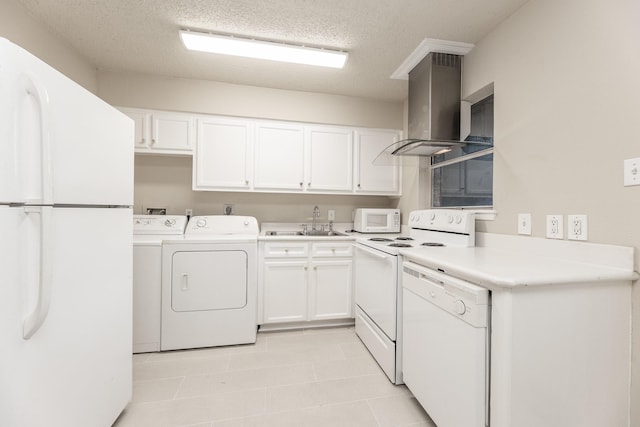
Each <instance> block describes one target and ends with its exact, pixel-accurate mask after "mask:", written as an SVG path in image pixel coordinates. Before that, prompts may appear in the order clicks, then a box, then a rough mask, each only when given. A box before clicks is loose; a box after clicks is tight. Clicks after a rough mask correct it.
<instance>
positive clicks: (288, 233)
mask: <svg viewBox="0 0 640 427" xmlns="http://www.w3.org/2000/svg"><path fill="white" fill-rule="evenodd" d="M265 234H266V235H267V236H304V233H303V232H302V231H267V232H266V233H265Z"/></svg>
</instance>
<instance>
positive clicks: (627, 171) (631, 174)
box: [624, 157, 640, 187]
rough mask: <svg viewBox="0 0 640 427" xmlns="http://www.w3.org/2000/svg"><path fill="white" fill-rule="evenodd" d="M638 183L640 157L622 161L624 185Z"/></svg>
mask: <svg viewBox="0 0 640 427" xmlns="http://www.w3.org/2000/svg"><path fill="white" fill-rule="evenodd" d="M631 185H640V157H639V158H637V159H627V160H625V161H624V186H625V187H628V186H631Z"/></svg>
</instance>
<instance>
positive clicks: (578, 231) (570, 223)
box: [567, 215, 588, 240]
mask: <svg viewBox="0 0 640 427" xmlns="http://www.w3.org/2000/svg"><path fill="white" fill-rule="evenodd" d="M587 228H588V227H587V216H586V215H568V216H567V237H568V239H569V240H587Z"/></svg>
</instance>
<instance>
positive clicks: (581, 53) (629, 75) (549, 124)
mask: <svg viewBox="0 0 640 427" xmlns="http://www.w3.org/2000/svg"><path fill="white" fill-rule="evenodd" d="M639 41H640V2H638V1H637V0H615V1H613V2H606V1H602V0H562V1H557V0H531V1H530V2H528V3H527V4H525V6H524V7H522V8H521V9H520V10H519V11H518V12H516V13H515V14H514V15H513V16H512V17H511V18H510V19H508V20H507V21H505V22H504V23H502V24H501V25H500V26H498V27H497V28H496V29H495V30H494V31H492V32H491V33H490V34H489V35H488V36H487V37H486V38H485V39H483V40H482V41H481V42H480V43H477V45H476V47H475V48H474V49H473V51H472V52H471V53H470V54H469V55H468V56H467V57H466V58H465V69H464V75H463V97H465V96H469V95H470V94H472V93H473V92H475V91H477V90H478V89H480V88H482V87H484V86H486V85H487V84H489V83H491V82H493V83H494V85H495V86H494V89H495V156H494V158H495V160H494V205H495V208H496V209H497V211H498V217H497V219H496V220H495V221H493V222H487V223H485V224H483V225H482V226H481V227H482V228H484V229H486V230H487V231H490V232H496V233H505V234H516V232H517V231H516V230H517V229H516V218H517V214H518V213H520V212H522V213H525V212H529V213H531V214H532V215H533V234H534V235H535V236H540V237H544V229H545V215H547V214H563V215H565V221H566V215H567V214H587V215H588V222H589V229H588V233H589V240H590V241H592V242H602V243H611V244H618V245H625V246H634V247H635V249H636V257H635V268H636V270H639V267H638V266H639V259H640V225H639V224H638V222H639V221H640V186H638V187H623V178H622V165H623V160H624V159H626V158H632V157H640V137H639V133H638V123H639V120H640V101H639V100H640V48H639V46H640V45H639ZM566 226H567V224H566V223H565V235H566ZM594 308H596V307H594ZM633 312H634V345H633V378H632V381H633V386H632V387H633V392H632V396H633V397H632V419H633V422H632V425H633V426H640V320H639V319H640V292H639V291H638V286H637V284H636V286H635V289H634V310H633Z"/></svg>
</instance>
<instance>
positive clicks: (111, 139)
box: [0, 39, 134, 206]
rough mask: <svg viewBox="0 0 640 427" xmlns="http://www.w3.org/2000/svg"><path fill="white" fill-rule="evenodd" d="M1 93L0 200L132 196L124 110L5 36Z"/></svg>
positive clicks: (125, 201) (120, 201)
mask: <svg viewBox="0 0 640 427" xmlns="http://www.w3.org/2000/svg"><path fill="white" fill-rule="evenodd" d="M0 95H1V96H0V105H1V106H0V112H1V113H2V117H3V123H4V124H2V128H1V130H0V135H1V138H2V139H1V140H0V154H2V158H3V159H2V160H0V161H2V166H3V168H2V169H3V171H2V172H1V173H2V178H3V180H2V181H0V201H1V200H2V199H6V198H7V197H10V198H11V199H12V200H8V201H9V202H26V203H28V204H34V205H40V204H62V205H65V204H69V205H125V206H130V205H132V204H133V131H134V129H133V121H132V120H131V119H130V118H128V117H127V116H125V115H124V114H122V113H121V112H119V111H117V110H116V109H114V108H113V107H111V106H110V105H108V104H106V103H105V102H104V101H102V100H101V99H99V98H98V97H96V96H95V95H93V94H92V93H90V92H88V91H87V90H86V89H84V88H82V87H81V86H79V85H78V84H76V83H75V82H73V81H72V80H70V79H69V78H67V77H66V76H64V75H63V74H61V73H59V72H58V71H56V70H54V69H53V68H51V67H50V66H49V65H47V64H45V63H44V62H42V61H40V60H39V59H38V58H36V57H35V56H33V55H31V54H30V53H28V52H27V51H25V50H23V49H21V48H19V47H17V46H15V45H13V44H11V43H9V42H8V41H7V40H5V39H0ZM5 117H6V118H8V119H7V120H5V119H4V118H5ZM5 175H6V176H5ZM4 178H6V179H4ZM16 192H17V193H18V194H15V193H16ZM5 193H7V194H6V195H5ZM12 193H13V194H12Z"/></svg>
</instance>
